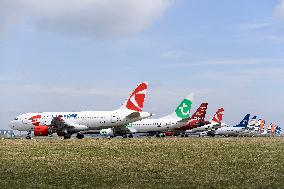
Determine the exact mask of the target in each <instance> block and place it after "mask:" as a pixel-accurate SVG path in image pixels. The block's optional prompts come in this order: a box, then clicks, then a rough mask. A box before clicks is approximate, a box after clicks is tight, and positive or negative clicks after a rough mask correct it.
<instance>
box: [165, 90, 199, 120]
mask: <svg viewBox="0 0 284 189" xmlns="http://www.w3.org/2000/svg"><path fill="white" fill-rule="evenodd" d="M193 96H194V93H190V94H189V95H187V96H186V97H185V98H184V99H183V100H182V101H181V103H180V104H179V106H178V107H177V108H176V110H175V112H173V113H171V114H170V115H168V116H165V117H163V119H175V118H176V119H189V118H190V117H189V115H190V114H189V113H190V110H191V106H192V101H193Z"/></svg>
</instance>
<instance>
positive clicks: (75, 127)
mask: <svg viewBox="0 0 284 189" xmlns="http://www.w3.org/2000/svg"><path fill="white" fill-rule="evenodd" d="M62 117H63V116H58V117H54V118H53V119H52V121H51V123H50V125H49V127H50V130H51V131H52V132H58V131H64V130H71V131H82V130H88V129H89V127H87V126H85V125H80V124H76V123H71V122H69V121H67V120H64V119H63V118H62Z"/></svg>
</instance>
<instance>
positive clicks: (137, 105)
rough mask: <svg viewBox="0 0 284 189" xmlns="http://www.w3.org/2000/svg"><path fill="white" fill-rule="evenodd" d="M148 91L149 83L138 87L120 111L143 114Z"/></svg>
mask: <svg viewBox="0 0 284 189" xmlns="http://www.w3.org/2000/svg"><path fill="white" fill-rule="evenodd" d="M147 89H148V83H147V82H143V83H140V84H139V85H137V87H136V88H135V89H134V90H133V92H132V93H131V95H130V96H129V97H128V98H127V100H126V101H125V102H124V103H123V105H122V106H121V107H120V109H126V110H133V111H137V112H142V109H143V106H144V100H145V97H146V92H147Z"/></svg>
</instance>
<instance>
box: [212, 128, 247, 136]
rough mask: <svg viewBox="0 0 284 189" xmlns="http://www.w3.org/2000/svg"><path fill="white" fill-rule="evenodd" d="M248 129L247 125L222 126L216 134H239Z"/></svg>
mask: <svg viewBox="0 0 284 189" xmlns="http://www.w3.org/2000/svg"><path fill="white" fill-rule="evenodd" d="M244 131H246V128H245V127H221V128H218V129H217V130H216V131H215V135H223V136H237V135H239V134H240V133H243V132H244Z"/></svg>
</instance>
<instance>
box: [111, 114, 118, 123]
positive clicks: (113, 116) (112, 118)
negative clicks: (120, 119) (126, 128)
mask: <svg viewBox="0 0 284 189" xmlns="http://www.w3.org/2000/svg"><path fill="white" fill-rule="evenodd" d="M116 120H117V117H116V115H112V116H111V123H116Z"/></svg>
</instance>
